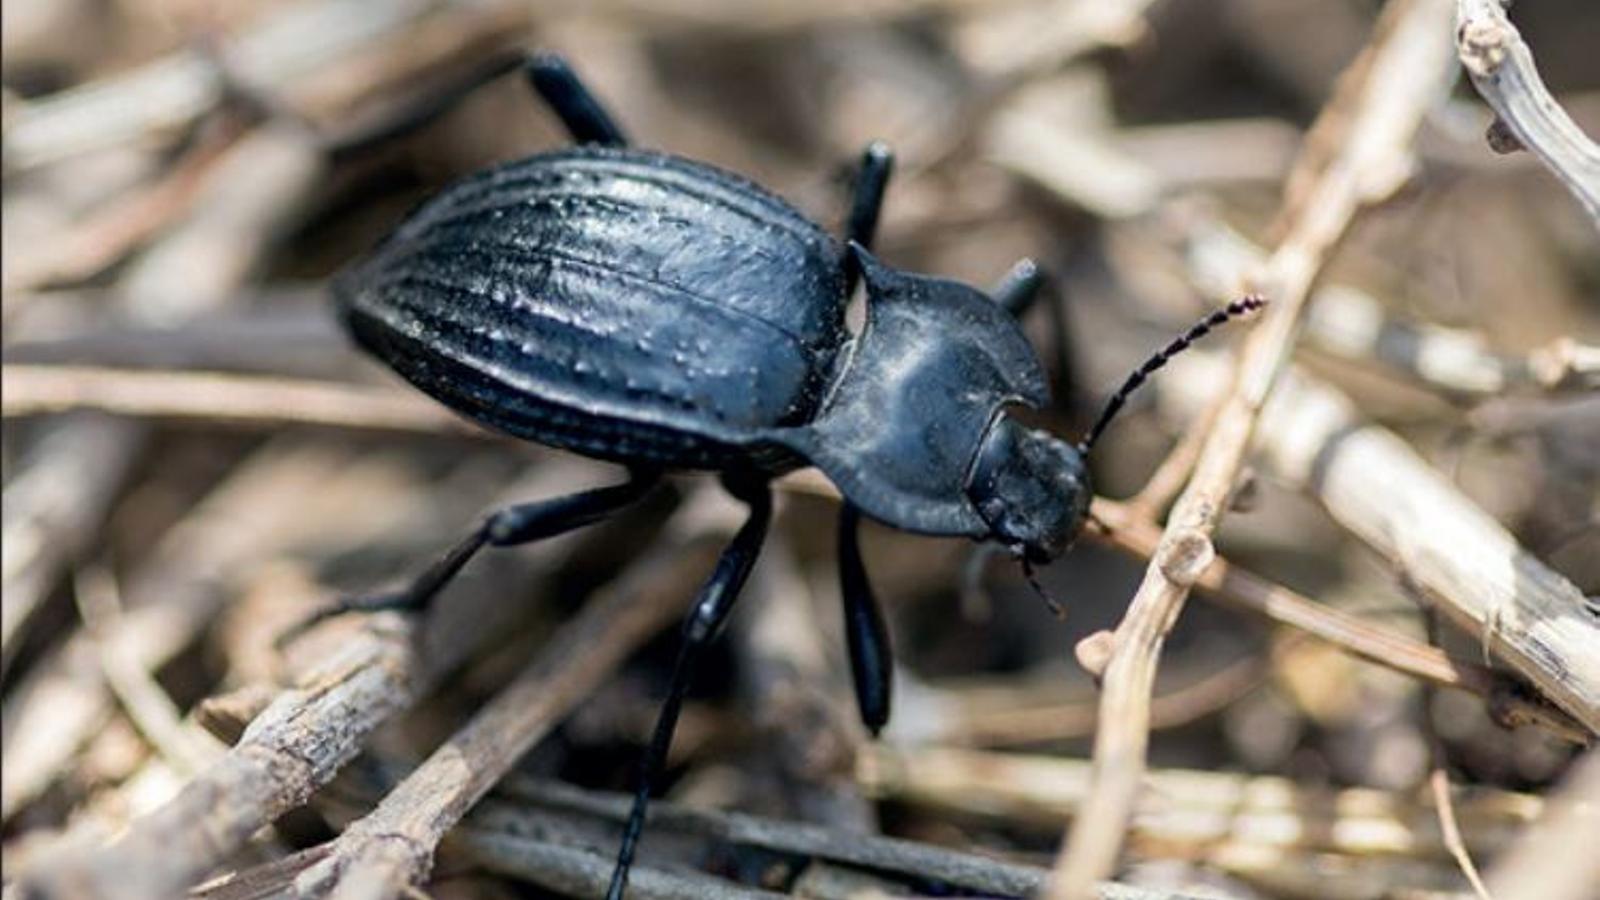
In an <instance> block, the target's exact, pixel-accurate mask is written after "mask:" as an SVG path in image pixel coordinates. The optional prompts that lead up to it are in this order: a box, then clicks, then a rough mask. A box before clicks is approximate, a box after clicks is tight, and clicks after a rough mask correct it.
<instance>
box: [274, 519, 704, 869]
mask: <svg viewBox="0 0 1600 900" xmlns="http://www.w3.org/2000/svg"><path fill="white" fill-rule="evenodd" d="M700 536H702V535H696V536H695V537H696V538H698V537H700ZM696 542H697V541H696ZM687 543H688V542H687V541H684V542H664V543H662V544H659V545H658V546H657V547H656V548H655V549H653V550H652V551H651V552H650V553H649V554H648V555H646V556H644V557H642V558H641V559H640V560H639V561H638V562H636V563H635V564H634V565H633V566H631V567H630V569H629V570H628V571H627V572H626V573H625V574H624V575H623V577H622V578H621V579H620V580H619V581H618V582H617V583H616V584H615V585H613V586H612V587H610V588H608V589H607V590H606V591H605V592H604V596H602V597H598V598H596V599H595V600H593V601H591V602H590V603H589V604H588V605H587V606H586V607H585V608H584V610H583V612H582V613H580V614H579V616H578V617H577V618H575V619H573V620H572V621H571V622H569V623H568V624H567V625H566V626H564V627H563V628H562V629H561V630H560V631H559V632H558V633H556V634H555V635H553V636H552V637H551V638H550V640H549V642H548V643H547V645H546V647H545V649H544V650H543V652H541V653H540V654H539V655H538V656H537V657H536V658H535V659H534V660H533V662H532V663H531V664H529V666H528V667H527V668H526V669H524V670H523V672H522V674H521V675H519V676H518V677H517V679H516V680H515V681H513V682H512V683H511V684H510V685H508V686H507V687H506V688H505V689H504V690H502V691H501V692H500V694H499V695H498V696H496V697H495V699H494V700H492V701H490V703H489V704H488V705H487V706H485V707H484V708H483V709H482V710H480V711H479V712H478V714H477V715H476V716H474V717H473V719H472V721H471V722H469V723H468V724H467V725H466V726H465V727H463V728H462V729H461V730H460V731H458V732H457V733H456V734H455V735H454V736H453V737H451V738H450V740H448V741H446V742H445V743H444V744H443V745H442V746H440V747H439V748H438V749H437V750H435V751H434V752H433V754H432V755H431V756H429V758H428V759H427V761H426V762H424V763H423V764H422V765H421V766H419V767H418V768H417V769H416V771H414V772H412V773H411V774H410V776H408V777H407V778H406V780H405V781H403V782H401V783H400V785H399V786H398V787H396V788H395V789H394V790H393V791H392V792H390V793H389V795H388V796H387V797H385V798H384V800H383V802H382V803H380V804H379V805H378V807H377V809H375V810H373V811H372V813H371V814H369V815H367V816H366V817H364V818H362V819H359V820H357V821H356V822H354V823H352V824H351V825H350V826H349V827H347V828H346V829H345V830H344V831H343V833H341V834H340V836H339V837H338V839H337V840H335V841H334V843H333V848H332V852H330V853H329V854H328V856H327V857H326V858H325V859H323V860H321V861H320V862H318V863H316V864H315V865H313V866H312V867H311V868H309V869H308V870H307V871H306V872H305V873H304V874H302V875H301V876H300V877H299V878H297V879H296V881H295V893H296V895H297V896H307V897H309V896H322V895H324V894H330V893H331V895H332V896H334V897H338V898H358V897H359V898H376V897H392V896H396V895H397V894H398V893H400V892H402V891H404V890H405V889H406V887H407V886H408V885H420V884H421V883H422V881H423V879H424V878H425V877H426V875H427V873H428V871H429V869H430V868H431V867H432V864H433V852H434V848H435V847H436V846H438V843H439V841H440V840H441V839H442V838H443V837H444V835H445V832H447V831H449V830H450V829H451V828H452V827H454V826H455V824H456V823H457V822H458V821H460V820H461V817H462V816H464V815H465V814H466V812H467V810H469V809H471V808H472V805H473V804H474V803H476V802H477V801H478V800H479V798H481V797H482V796H483V795H484V794H485V793H487V792H488V790H489V789H490V788H491V787H493V786H494V784H495V782H496V781H498V780H500V778H501V777H502V776H503V775H505V773H506V772H507V771H508V770H510V768H511V766H512V764H513V763H515V762H516V761H517V759H518V758H520V757H521V756H522V755H523V754H524V753H525V752H527V750H528V748H529V747H531V746H532V745H533V744H534V743H535V742H536V741H537V740H538V739H539V738H540V737H542V736H543V735H544V734H546V733H547V732H548V731H549V730H550V729H551V728H553V727H554V726H555V725H556V724H557V723H559V722H560V721H561V719H562V718H564V717H565V716H566V715H567V713H569V712H570V711H571V710H572V708H573V707H574V706H575V705H576V704H577V703H578V702H579V701H581V700H582V699H583V698H584V697H586V696H588V695H589V694H590V693H592V692H593V690H594V689H595V687H597V686H598V685H599V684H600V682H601V681H602V680H603V679H604V678H606V677H607V676H608V675H610V674H611V673H612V671H613V670H614V669H615V668H616V667H617V665H618V664H620V663H621V662H622V661H623V660H624V659H625V658H626V657H627V656H628V654H629V653H630V652H632V651H633V650H634V649H635V648H636V647H638V646H639V645H640V644H642V643H643V642H644V641H645V639H647V638H649V637H650V636H651V635H653V634H655V633H656V632H657V631H659V630H660V629H661V628H662V627H663V626H664V625H666V624H667V623H668V622H669V621H671V620H672V619H673V618H675V617H676V616H677V615H678V614H679V613H680V612H682V611H683V610H684V609H685V608H686V607H687V606H688V604H689V601H690V600H691V599H692V598H693V596H694V591H693V589H692V585H693V584H694V583H695V581H697V580H698V579H699V578H700V577H701V576H702V574H703V573H702V572H701V571H700V570H699V569H698V568H691V567H690V566H686V565H684V563H685V562H686V561H687V562H694V561H695V557H694V555H692V554H690V555H688V556H686V555H685V552H684V551H685V549H686V545H687Z"/></svg>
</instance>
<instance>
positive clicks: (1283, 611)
mask: <svg viewBox="0 0 1600 900" xmlns="http://www.w3.org/2000/svg"><path fill="white" fill-rule="evenodd" d="M1094 514H1095V515H1096V516H1097V517H1099V518H1100V519H1101V521H1103V522H1105V523H1106V524H1107V525H1109V526H1111V532H1110V533H1109V534H1107V535H1104V536H1103V539H1104V540H1106V541H1108V542H1109V543H1112V544H1114V545H1116V546H1117V547H1119V548H1121V549H1123V550H1126V551H1128V552H1130V553H1133V554H1134V555H1136V556H1141V557H1145V558H1150V557H1152V556H1153V555H1154V554H1155V553H1156V552H1157V550H1158V548H1159V545H1160V543H1159V542H1160V539H1161V536H1160V532H1159V531H1158V530H1157V529H1156V526H1155V525H1154V524H1152V523H1150V522H1148V521H1145V520H1142V519H1140V518H1137V517H1136V516H1135V515H1134V514H1133V511H1132V509H1131V507H1129V506H1126V505H1123V504H1119V503H1117V502H1115V501H1111V500H1104V499H1096V500H1095V503H1094ZM1195 586H1196V587H1199V588H1202V589H1204V590H1205V591H1206V592H1207V594H1208V595H1209V596H1212V597H1215V598H1216V599H1218V600H1220V601H1222V602H1224V603H1227V604H1229V605H1231V606H1235V607H1238V608H1240V609H1243V610H1246V611H1248V612H1251V613H1255V614H1256V615H1260V616H1263V617H1265V618H1267V619H1270V620H1272V621H1273V622H1276V623H1278V624H1280V625H1286V626H1288V627H1291V628H1295V629H1297V630H1298V631H1299V632H1301V633H1304V634H1307V635H1310V636H1312V637H1316V638H1319V639H1321V640H1324V641H1327V642H1328V643H1330V644H1332V645H1333V646H1335V647H1338V648H1339V649H1340V650H1343V651H1345V652H1346V653H1350V654H1352V655H1354V656H1356V657H1359V658H1361V659H1365V660H1367V661H1368V662H1371V663H1375V664H1377V665H1380V666H1384V667H1386V668H1389V669H1392V670H1394V671H1396V672H1400V673H1401V674H1404V675H1408V676H1410V677H1412V678H1417V679H1421V680H1422V681H1423V682H1425V683H1427V684H1433V685H1437V686H1439V687H1446V688H1454V689H1456V690H1463V691H1469V692H1471V693H1474V694H1477V695H1479V696H1481V697H1483V698H1484V700H1485V701H1486V702H1487V703H1488V704H1489V705H1490V708H1491V709H1492V710H1493V711H1494V712H1495V714H1496V715H1497V716H1498V717H1500V719H1501V720H1502V721H1503V722H1507V723H1513V722H1514V723H1518V724H1522V723H1536V724H1539V725H1541V726H1543V727H1545V728H1546V729H1547V730H1549V731H1550V732H1551V733H1552V734H1554V735H1556V736H1558V737H1561V738H1562V739H1564V740H1567V741H1570V742H1572V743H1579V744H1581V743H1587V742H1588V741H1589V739H1590V735H1589V732H1588V729H1586V728H1585V727H1584V726H1583V725H1581V724H1579V723H1578V722H1577V721H1575V720H1574V719H1572V718H1571V717H1570V716H1568V715H1566V714H1565V713H1563V712H1562V711H1561V710H1559V709H1556V708H1553V707H1551V706H1549V705H1547V704H1544V703H1540V702H1537V701H1530V700H1526V699H1522V698H1517V697H1515V696H1514V694H1515V692H1514V691H1512V690H1509V689H1508V684H1507V682H1506V680H1505V679H1504V678H1502V677H1501V676H1500V675H1498V674H1496V673H1495V672H1494V670H1492V669H1489V668H1487V667H1485V666H1481V665H1476V664H1473V663H1469V662H1465V661H1462V660H1458V659H1453V658H1451V657H1450V656H1447V655H1446V654H1445V653H1444V651H1442V650H1440V649H1438V648H1437V647H1431V646H1429V645H1427V644H1424V643H1421V642H1419V641H1416V640H1413V639H1411V638H1408V637H1406V636H1404V635H1401V634H1397V633H1395V632H1392V631H1388V630H1385V629H1382V628H1378V627H1376V626H1374V625H1370V624H1368V623H1366V622H1364V621H1362V620H1361V619H1360V618H1358V617H1356V616H1353V615H1351V614H1349V613H1347V612H1344V611H1343V610H1339V609H1336V608H1333V607H1330V606H1325V605H1323V604H1320V603H1316V602H1314V601H1312V600H1311V599H1309V598H1307V597H1304V596H1302V595H1300V594H1298V593H1296V592H1294V591H1292V590H1290V589H1288V588H1286V587H1283V586H1282V585H1279V584H1274V583H1272V582H1270V581H1267V580H1266V579H1264V578H1262V577H1260V576H1258V575H1255V574H1253V573H1251V572H1249V571H1247V570H1245V569H1242V568H1240V567H1238V566H1236V565H1234V564H1232V563H1230V562H1228V561H1227V560H1225V559H1222V558H1220V557H1219V558H1218V559H1217V560H1216V561H1215V562H1214V563H1212V564H1211V565H1210V566H1209V567H1208V568H1207V569H1206V570H1205V572H1203V573H1202V574H1201V575H1200V577H1199V579H1197V580H1196V581H1195Z"/></svg>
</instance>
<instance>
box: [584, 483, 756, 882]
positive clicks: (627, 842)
mask: <svg viewBox="0 0 1600 900" xmlns="http://www.w3.org/2000/svg"><path fill="white" fill-rule="evenodd" d="M724 484H726V485H727V487H728V489H729V490H730V491H731V492H732V493H733V494H734V495H735V496H737V497H739V499H741V500H743V501H744V502H745V503H747V504H749V506H750V516H749V518H747V519H746V520H745V523H744V525H743V527H741V528H740V529H739V533H738V534H736V535H734V538H733V541H732V542H731V543H729V544H728V547H727V549H725V550H723V551H722V556H721V557H720V558H718V560H717V567H716V569H714V570H713V571H712V573H711V577H710V578H709V579H707V580H706V583H705V586H704V587H702V588H701V589H700V595H699V597H697V598H696V599H695V602H694V606H693V607H692V608H691V609H690V611H689V615H688V617H687V618H686V619H684V622H683V643H682V645H681V646H680V647H679V649H678V661H677V663H676V664H675V665H674V666H673V670H672V682H671V684H670V685H669V686H668V687H667V698H666V700H665V701H663V703H662V704H661V712H660V714H659V715H658V716H657V718H656V727H655V731H654V732H653V733H652V734H651V736H650V746H649V748H648V749H647V750H646V751H645V755H644V758H643V759H642V760H641V761H640V764H639V784H638V788H637V790H636V793H635V794H634V796H633V808H632V810H630V811H629V813H628V824H627V826H626V827H625V828H624V829H623V832H622V848H621V849H620V850H619V851H618V852H617V867H616V869H615V870H613V872H612V874H611V886H610V888H608V889H607V891H606V897H607V898H608V900H622V893H623V891H624V890H625V889H626V888H627V885H628V870H629V869H630V868H631V867H632V865H633V855H634V851H635V850H636V849H637V848H638V844H639V834H640V832H641V831H643V829H644V814H645V809H646V808H647V807H648V806H649V804H650V788H651V787H652V785H653V783H654V782H655V779H656V775H657V774H658V773H659V772H660V770H661V766H662V764H663V762H664V761H665V760H666V757H667V748H668V747H669V746H670V745H671V744H672V733H673V731H674V730H676V729H677V727H678V713H679V712H681V711H682V709H683V697H684V694H685V693H686V692H687V691H688V690H689V683H690V682H691V681H692V680H693V678H694V670H695V666H696V664H697V663H698V662H699V661H700V655H701V652H702V651H704V650H705V648H706V645H707V644H709V643H711V641H712V639H713V638H715V637H716V636H717V633H718V632H720V631H721V630H722V626H723V624H724V623H726V622H727V620H728V613H729V612H730V611H731V610H732V609H733V603H734V601H735V600H737V599H738V597H739V591H740V589H742V588H743V587H744V583H745V579H746V578H748V577H749V575H750V569H751V567H752V566H754V565H755V562H756V555H757V554H758V553H759V552H760V551H761V545H762V544H763V543H764V542H765V541H766V538H767V524H768V523H769V522H770V521H771V520H772V489H771V488H770V487H769V486H768V485H767V484H766V483H765V482H759V483H752V482H747V481H739V480H735V479H733V478H724Z"/></svg>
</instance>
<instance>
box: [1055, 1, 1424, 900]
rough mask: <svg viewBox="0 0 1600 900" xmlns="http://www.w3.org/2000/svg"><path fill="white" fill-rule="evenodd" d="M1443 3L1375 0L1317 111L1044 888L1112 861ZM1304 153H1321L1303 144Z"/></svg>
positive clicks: (1067, 893)
mask: <svg viewBox="0 0 1600 900" xmlns="http://www.w3.org/2000/svg"><path fill="white" fill-rule="evenodd" d="M1450 14H1451V4H1450V3H1449V0H1401V2H1396V3H1392V4H1390V6H1389V7H1388V8H1386V10H1385V12H1384V15H1383V18H1382V19H1380V21H1379V23H1378V26H1377V28H1376V30H1375V32H1374V34H1373V37H1372V40H1371V42H1370V43H1369V45H1368V47H1367V48H1366V49H1365V50H1364V51H1363V52H1362V54H1361V56H1360V57H1358V58H1357V60H1356V61H1355V62H1354V63H1353V64H1352V67H1351V69H1350V71H1351V72H1352V73H1358V74H1357V77H1347V78H1345V79H1342V81H1341V84H1340V88H1339V90H1338V91H1337V92H1336V93H1335V95H1334V97H1333V98H1332V100H1331V101H1330V103H1329V104H1328V106H1327V107H1325V109H1324V112H1323V116H1324V118H1326V117H1328V116H1332V115H1338V116H1341V117H1343V118H1344V123H1345V127H1344V128H1343V129H1339V130H1338V131H1339V133H1338V134H1337V135H1335V136H1334V139H1335V141H1336V146H1337V150H1336V151H1335V152H1334V153H1333V155H1332V157H1331V159H1330V161H1329V162H1328V164H1327V165H1326V167H1325V168H1323V169H1322V171H1321V172H1320V173H1318V174H1317V175H1316V177H1315V179H1314V181H1313V182H1312V184H1311V186H1310V189H1309V190H1308V191H1307V192H1306V194H1305V195H1304V196H1305V202H1304V203H1302V204H1300V205H1298V206H1297V208H1296V210H1295V213H1294V215H1292V216H1291V218H1290V220H1289V222H1288V223H1287V226H1288V227H1287V228H1286V229H1285V230H1284V238H1283V240H1282V241H1281V243H1279V245H1278V246H1277V248H1276V250H1275V251H1274V252H1273V254H1272V256H1271V257H1270V258H1269V259H1268V261H1267V263H1266V265H1265V267H1264V270H1263V271H1262V272H1261V273H1260V276H1259V278H1258V283H1259V287H1260V288H1261V289H1262V291H1263V292H1264V293H1265V294H1266V295H1267V296H1269V297H1270V298H1271V299H1272V300H1273V306H1272V307H1270V308H1269V309H1268V311H1267V313H1266V315H1265V317H1264V318H1263V320H1262V322H1261V324H1260V325H1259V326H1258V327H1256V328H1255V329H1254V330H1253V331H1252V333H1251V334H1250V335H1249V337H1248V338H1247V340H1246V343H1245V346H1244V349H1243V353H1242V357H1241V359H1240V363H1239V374H1238V377H1237V380H1236V381H1235V383H1234V385H1233V387H1232V389H1231V390H1230V392H1229V393H1228V395H1227V398H1226V399H1225V400H1224V402H1223V405H1222V408H1221V410H1220V411H1219V413H1218V415H1217V418H1216V421H1215V422H1214V423H1213V425H1212V427H1211V429H1210V433H1209V435H1208V437H1207V439H1206V441H1205V444H1204V446H1203V448H1202V449H1201V452H1200V458H1199V460H1198V462H1197V463H1196V466H1195V474H1194V476H1193V478H1192V479H1191V480H1190V482H1189V486H1188V488H1187V489H1186V490H1185V491H1184V493H1183V494H1182V495H1181V496H1180V497H1179V498H1178V502H1177V505H1176V506H1175V507H1174V509H1173V512H1172V516H1171V517H1170V519H1169V521H1168V525H1167V529H1166V531H1165V533H1164V535H1163V538H1162V544H1161V546H1160V547H1159V548H1158V550H1157V552H1156V555H1155V557H1154V558H1153V559H1152V560H1151V563H1150V566H1149V568H1148V569H1147V570H1146V572H1145V577H1144V581H1143V582H1142V583H1141V584H1140V586H1139V590H1138V593H1137V594H1136V595H1135V596H1134V599H1133V602H1132V603H1131V605H1130V606H1129V609H1128V612H1127V614H1126V616H1125V617H1124V618H1123V620H1122V622H1121V624H1120V625H1119V626H1118V627H1117V630H1116V644H1115V647H1114V649H1113V651H1112V656H1111V661H1110V663H1109V665H1108V667H1107V669H1106V673H1105V679H1104V682H1103V693H1102V697H1101V704H1100V728H1099V731H1098V732H1097V735H1096V739H1095V747H1094V762H1095V777H1094V784H1093V787H1092V788H1091V796H1090V802H1089V803H1087V804H1086V806H1085V808H1086V809H1087V810H1088V814H1087V815H1085V816H1084V817H1083V818H1082V819H1081V820H1079V822H1078V823H1077V824H1076V825H1075V826H1074V827H1073V829H1072V830H1071V832H1070V838H1069V840H1067V841H1066V842H1065V843H1064V846H1063V850H1062V853H1061V856H1060V858H1059V859H1058V860H1057V865H1056V868H1055V871H1054V873H1053V876H1052V878H1051V882H1050V887H1049V890H1048V892H1047V895H1048V896H1049V897H1051V898H1052V900H1078V898H1087V897H1091V896H1093V890H1094V884H1095V882H1096V881H1099V880H1101V879H1103V878H1105V877H1106V876H1107V875H1109V874H1110V873H1111V871H1112V869H1113V867H1114V866H1115V864H1116V861H1117V856H1118V853H1119V851H1120V849H1121V847H1122V842H1123V836H1124V834H1125V833H1126V831H1127V827H1128V823H1129V820H1130V819H1131V817H1132V815H1133V808H1134V800H1135V798H1136V796H1137V794H1138V791H1139V785H1140V782H1141V781H1142V779H1143V776H1144V770H1145V752H1146V748H1147V746H1148V742H1149V723H1150V695H1151V690H1152V687H1153V684H1154V681H1155V671H1156V664H1157V661H1158V660H1159V657H1160V653H1161V647H1162V643H1163V641H1164V639H1165V637H1166V635H1167V633H1168V631H1170V630H1171V628H1172V626H1173V624H1174V623H1175V622H1176V621H1177V617H1178V614H1179V613H1180V612H1181V611H1182V609H1183V602H1184V600H1185V599H1186V598H1187V597H1188V595H1189V590H1190V588H1191V587H1193V585H1194V583H1195V581H1196V580H1197V579H1198V578H1199V576H1200V575H1201V573H1202V572H1203V571H1204V569H1205V567H1206V565H1208V564H1209V563H1210V562H1211V560H1212V559H1213V558H1214V553H1213V552H1212V549H1211V535H1212V533H1213V532H1214V531H1215V530H1216V527H1217V524H1218V522H1219V520H1220V519H1221V516H1222V513H1223V511H1224V510H1225V509H1226V508H1227V505H1228V502H1227V501H1228V495H1229V493H1230V492H1231V491H1232V489H1233V485H1234V482H1235V480H1236V478H1237V477H1238V473H1239V468H1240V465H1241V463H1242V462H1243V459H1244V454H1245V450H1246V448H1247V447H1248V446H1249V443H1250V438H1251V436H1252V434H1253V433H1254V430H1255V424H1256V420H1257V418H1258V417H1259V415H1260V412H1261V407H1262V405H1263V404H1264V403H1265V401H1266V397H1267V394H1268V392H1269V390H1270V389H1271V387H1272V384H1273V382H1274V381H1275V379H1276V377H1277V374H1278V372H1279V371H1281V370H1282V368H1283V367H1284V364H1285V363H1286V361H1287V360H1288V357H1289V352H1290V349H1291V347H1292V346H1293V342H1294V337H1295V335H1296V332H1297V331H1298V325H1299V321H1300V314H1301V311H1302V310H1303V309H1304V307H1305V302H1306V298H1307V297H1308V296H1309V291H1310V287H1311V283H1312V281H1313V279H1314V278H1315V276H1316V275H1317V273H1318V272H1319V271H1320V270H1321V268H1322V265H1323V264H1324V262H1325V261H1326V260H1327V257H1328V255H1329V253H1330V251H1331V250H1332V248H1333V246H1334V244H1335V243H1336V242H1337V241H1338V239H1339V238H1340V236H1342V235H1343V234H1344V231H1345V229H1346V228H1347V227H1348V225H1349V223H1350V221H1351V219H1352V218H1353V217H1354V215H1355V213H1356V212H1357V210H1359V209H1360V207H1361V206H1362V205H1363V204H1364V203H1368V202H1372V201H1375V200H1378V199H1381V198H1382V197H1384V196H1386V195H1387V194H1389V193H1390V192H1391V191H1392V190H1393V189H1394V188H1395V187H1396V186H1397V185H1398V183H1399V182H1400V180H1401V176H1402V175H1403V174H1404V173H1405V172H1406V171H1407V170H1408V168H1409V164H1410V151H1409V148H1410V144H1411V139H1412V135H1413V134H1414V132H1415V131H1416V128H1417V126H1418V124H1419V123H1420V122H1421V119H1422V116H1423V114H1424V113H1425V112H1426V111H1427V109H1428V107H1429V106H1430V105H1431V104H1432V102H1433V100H1434V99H1435V97H1436V95H1437V90H1438V87H1439V84H1440V81H1441V78H1440V75H1441V73H1442V72H1444V71H1445V70H1446V65H1447V63H1448V60H1449V52H1450V42H1449V38H1450ZM1304 152H1305V153H1307V154H1311V153H1317V152H1320V148H1316V147H1308V148H1307V149H1306V150H1305V151H1304Z"/></svg>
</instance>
